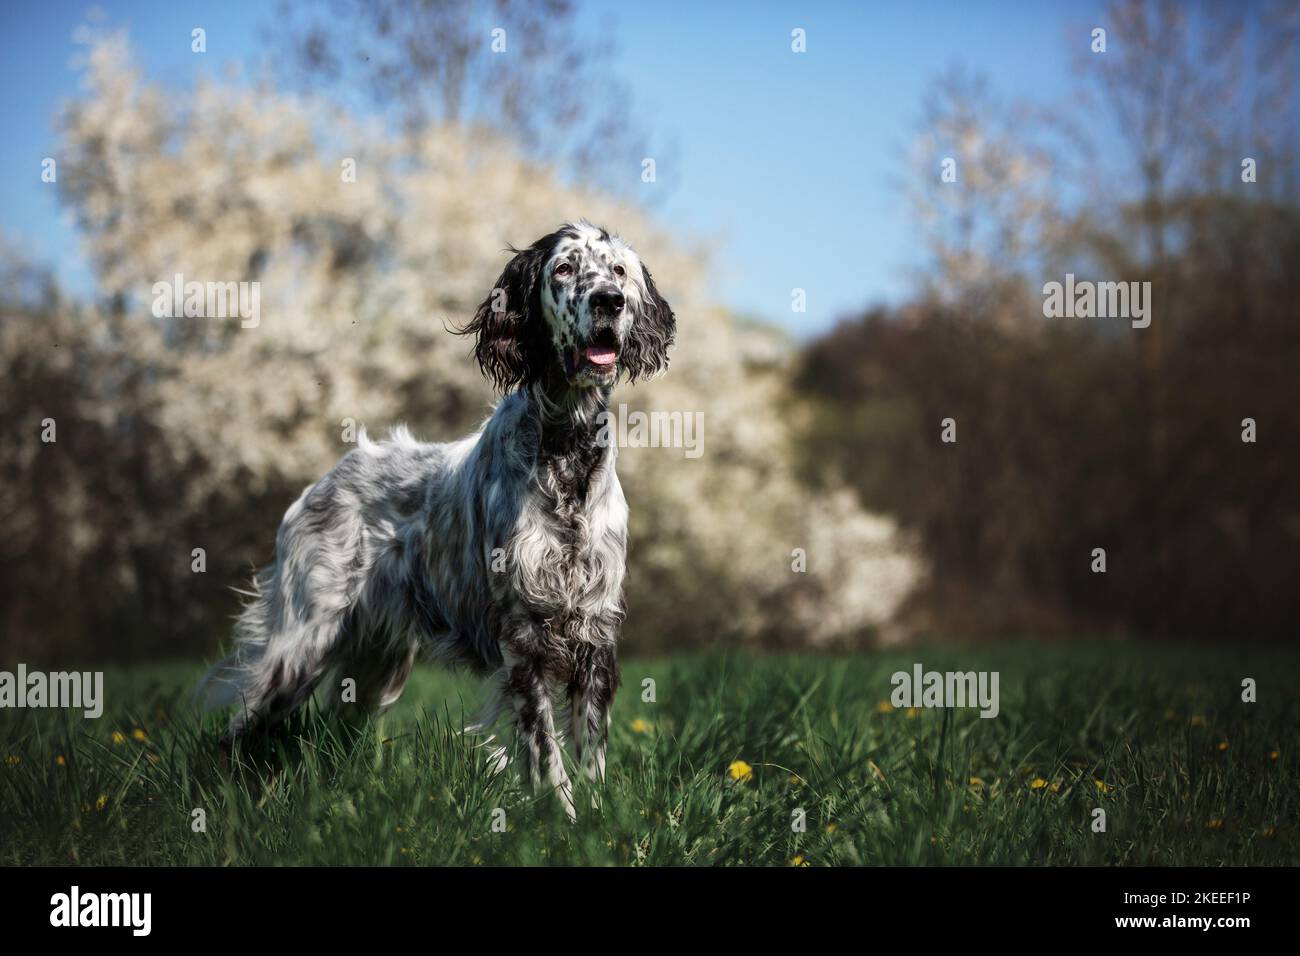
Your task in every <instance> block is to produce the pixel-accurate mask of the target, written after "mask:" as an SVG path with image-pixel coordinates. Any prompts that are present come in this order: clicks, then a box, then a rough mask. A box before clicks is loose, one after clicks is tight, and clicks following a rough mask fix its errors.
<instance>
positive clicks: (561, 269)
mask: <svg viewBox="0 0 1300 956" xmlns="http://www.w3.org/2000/svg"><path fill="white" fill-rule="evenodd" d="M572 272H573V266H571V265H569V264H568V263H567V262H561V263H559V264H558V265H557V266H556V267H555V274H556V275H557V276H567V275H569V274H570V273H572Z"/></svg>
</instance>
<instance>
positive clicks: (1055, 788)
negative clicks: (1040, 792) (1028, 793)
mask: <svg viewBox="0 0 1300 956" xmlns="http://www.w3.org/2000/svg"><path fill="white" fill-rule="evenodd" d="M1048 789H1050V790H1051V791H1052V793H1060V792H1061V781H1059V780H1053V781H1052V785H1051V787H1049V788H1048Z"/></svg>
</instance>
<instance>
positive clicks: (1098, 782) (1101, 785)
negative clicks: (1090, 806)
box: [1093, 777, 1115, 793]
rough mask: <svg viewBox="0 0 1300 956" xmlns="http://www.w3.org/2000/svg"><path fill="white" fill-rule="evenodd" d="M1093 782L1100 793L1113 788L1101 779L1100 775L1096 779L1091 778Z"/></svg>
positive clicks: (1108, 791) (1107, 791)
mask: <svg viewBox="0 0 1300 956" xmlns="http://www.w3.org/2000/svg"><path fill="white" fill-rule="evenodd" d="M1093 783H1095V784H1096V785H1097V789H1098V790H1100V791H1101V792H1102V793H1110V792H1111V791H1112V790H1114V789H1115V788H1114V787H1112V786H1111V785H1110V784H1108V783H1107V782H1106V781H1105V780H1102V779H1101V778H1100V777H1098V778H1097V779H1096V780H1093Z"/></svg>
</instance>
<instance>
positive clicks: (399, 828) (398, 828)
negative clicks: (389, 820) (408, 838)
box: [393, 827, 405, 833]
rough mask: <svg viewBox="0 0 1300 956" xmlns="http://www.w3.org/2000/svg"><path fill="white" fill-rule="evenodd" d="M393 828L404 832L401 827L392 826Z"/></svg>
mask: <svg viewBox="0 0 1300 956" xmlns="http://www.w3.org/2000/svg"><path fill="white" fill-rule="evenodd" d="M393 829H394V830H395V831H397V832H398V833H403V832H405V831H403V830H402V828H401V827H393Z"/></svg>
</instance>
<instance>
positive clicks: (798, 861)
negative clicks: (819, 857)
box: [790, 856, 812, 866]
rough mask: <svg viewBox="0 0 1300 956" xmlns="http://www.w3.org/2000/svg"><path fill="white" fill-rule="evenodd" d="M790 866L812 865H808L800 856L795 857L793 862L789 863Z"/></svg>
mask: <svg viewBox="0 0 1300 956" xmlns="http://www.w3.org/2000/svg"><path fill="white" fill-rule="evenodd" d="M790 865H791V866H812V864H811V863H809V862H808V861H807V860H805V859H804V858H803V857H802V856H796V857H795V858H794V859H793V860H791V861H790Z"/></svg>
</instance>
